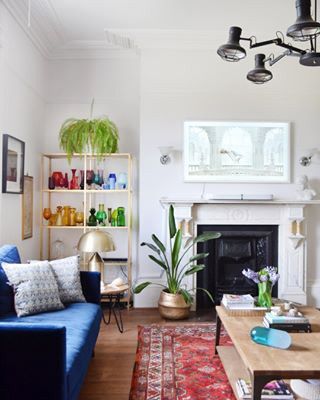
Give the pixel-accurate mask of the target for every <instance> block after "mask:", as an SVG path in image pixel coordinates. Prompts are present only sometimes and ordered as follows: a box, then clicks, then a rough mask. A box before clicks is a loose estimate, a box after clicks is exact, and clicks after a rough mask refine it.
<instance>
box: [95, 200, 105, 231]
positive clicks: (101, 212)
mask: <svg viewBox="0 0 320 400" xmlns="http://www.w3.org/2000/svg"><path fill="white" fill-rule="evenodd" d="M96 218H97V221H98V223H99V225H101V226H106V223H105V221H106V218H107V213H106V212H105V210H104V204H99V211H97V213H96Z"/></svg>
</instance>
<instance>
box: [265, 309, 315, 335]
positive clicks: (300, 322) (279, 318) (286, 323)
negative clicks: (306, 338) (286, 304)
mask: <svg viewBox="0 0 320 400" xmlns="http://www.w3.org/2000/svg"><path fill="white" fill-rule="evenodd" d="M263 325H264V326H265V327H266V328H274V329H280V330H283V331H287V332H311V324H310V321H309V320H308V318H306V317H304V316H297V317H292V316H290V315H273V314H271V313H269V312H267V313H266V314H265V316H264V319H263Z"/></svg>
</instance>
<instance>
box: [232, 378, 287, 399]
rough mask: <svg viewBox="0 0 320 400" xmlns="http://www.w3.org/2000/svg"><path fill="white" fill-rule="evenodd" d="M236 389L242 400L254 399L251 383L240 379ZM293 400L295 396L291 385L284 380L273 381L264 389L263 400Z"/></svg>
mask: <svg viewBox="0 0 320 400" xmlns="http://www.w3.org/2000/svg"><path fill="white" fill-rule="evenodd" d="M236 388H237V392H238V395H239V397H240V399H243V400H247V399H248V400H251V399H252V386H251V383H250V382H249V381H246V380H244V379H241V378H240V379H238V380H237V382H236ZM269 399H270V400H291V399H292V400H293V399H294V396H293V393H292V391H291V389H290V387H289V385H288V384H287V383H286V382H284V381H283V380H277V381H271V382H268V383H267V384H266V386H265V387H264V388H263V389H262V393H261V400H269Z"/></svg>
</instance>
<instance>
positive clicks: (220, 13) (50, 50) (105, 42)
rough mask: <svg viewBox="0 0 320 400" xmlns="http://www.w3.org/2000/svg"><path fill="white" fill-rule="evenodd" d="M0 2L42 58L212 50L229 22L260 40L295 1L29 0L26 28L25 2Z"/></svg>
mask: <svg viewBox="0 0 320 400" xmlns="http://www.w3.org/2000/svg"><path fill="white" fill-rule="evenodd" d="M2 1H3V3H4V5H5V6H6V7H7V9H8V10H9V11H10V13H11V14H12V15H13V16H14V18H15V19H16V20H17V21H18V22H19V24H20V25H21V27H22V28H23V29H24V30H25V32H26V34H27V35H28V36H29V37H30V38H31V39H32V40H33V42H34V43H35V45H36V46H37V47H38V49H39V50H40V51H41V52H42V54H43V55H44V56H45V57H47V58H77V57H83V56H85V57H104V56H107V54H110V52H113V53H118V54H120V52H123V50H127V49H137V48H185V49H190V48H192V49H193V48H197V49H215V48H216V47H217V45H218V44H219V42H220V41H221V40H222V38H225V39H227V34H228V33H227V32H228V28H229V26H231V25H239V26H242V27H243V28H244V34H245V35H246V36H251V35H253V34H257V32H258V33H264V37H263V38H261V39H262V40H264V39H266V38H268V39H270V38H271V37H273V36H274V34H275V32H276V31H277V30H282V31H285V30H286V28H287V27H288V26H289V25H291V24H292V23H293V22H294V20H295V0H281V1H279V0H268V2H266V1H265V0H243V1H239V0H223V1H221V0H31V20H30V22H31V26H30V27H28V0H2ZM266 4H267V6H266ZM266 35H268V36H267V37H266Z"/></svg>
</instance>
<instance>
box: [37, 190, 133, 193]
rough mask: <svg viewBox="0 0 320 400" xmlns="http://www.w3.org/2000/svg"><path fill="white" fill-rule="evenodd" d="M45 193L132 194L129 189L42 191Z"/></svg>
mask: <svg viewBox="0 0 320 400" xmlns="http://www.w3.org/2000/svg"><path fill="white" fill-rule="evenodd" d="M42 192H43V193H63V194H65V193H81V194H84V193H86V194H92V193H98V194H111V193H129V192H130V193H131V191H130V190H128V189H85V190H84V189H52V190H50V189H42Z"/></svg>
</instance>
